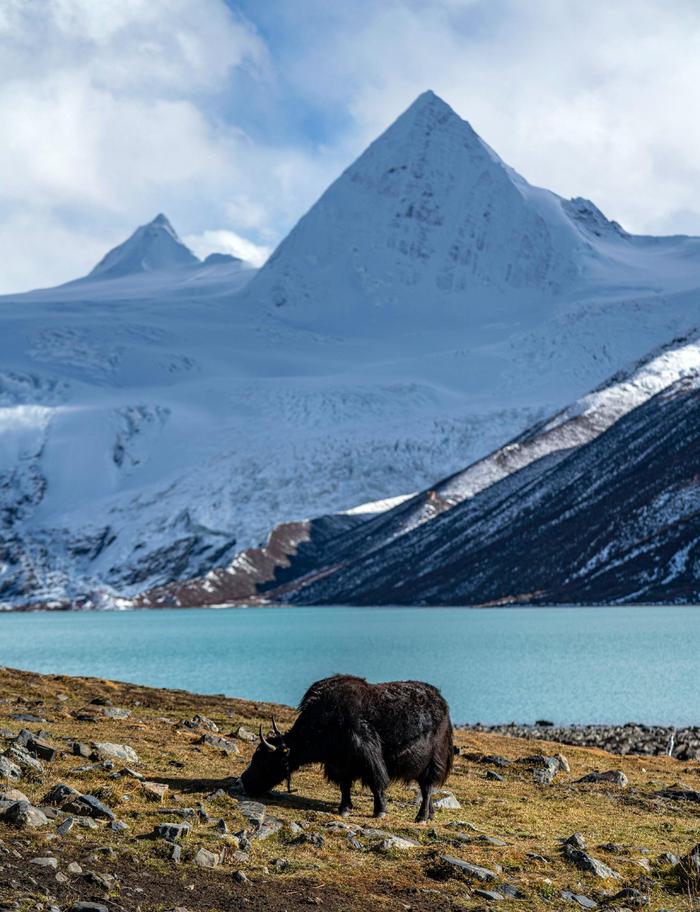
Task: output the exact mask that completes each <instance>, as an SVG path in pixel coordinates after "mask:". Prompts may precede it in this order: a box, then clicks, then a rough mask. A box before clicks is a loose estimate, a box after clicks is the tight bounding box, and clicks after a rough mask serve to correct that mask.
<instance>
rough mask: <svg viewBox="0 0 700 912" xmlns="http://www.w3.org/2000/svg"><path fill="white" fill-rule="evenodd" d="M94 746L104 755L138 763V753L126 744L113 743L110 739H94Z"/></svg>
mask: <svg viewBox="0 0 700 912" xmlns="http://www.w3.org/2000/svg"><path fill="white" fill-rule="evenodd" d="M94 748H95V750H96V751H97V752H98V753H99V754H102V755H104V756H106V757H114V758H115V759H116V760H124V761H125V762H126V763H139V762H140V761H139V755H138V754H137V753H136V751H135V750H134V749H133V747H129V745H128V744H114V743H113V742H112V741H95V742H94Z"/></svg>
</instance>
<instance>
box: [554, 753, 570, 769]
mask: <svg viewBox="0 0 700 912" xmlns="http://www.w3.org/2000/svg"><path fill="white" fill-rule="evenodd" d="M555 756H556V759H557V760H558V761H559V768H560V769H562V770H563V771H564V772H565V773H570V772H571V765H570V763H569V761H568V760H567V759H566V757H565V756H564V754H556V755H555Z"/></svg>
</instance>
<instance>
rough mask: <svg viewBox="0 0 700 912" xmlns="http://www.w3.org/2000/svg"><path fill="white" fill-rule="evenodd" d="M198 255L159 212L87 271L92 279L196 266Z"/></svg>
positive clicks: (114, 277) (113, 277)
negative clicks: (89, 271)
mask: <svg viewBox="0 0 700 912" xmlns="http://www.w3.org/2000/svg"><path fill="white" fill-rule="evenodd" d="M198 262H199V259H198V258H197V257H196V256H195V255H194V254H193V253H192V251H191V250H190V249H189V247H187V246H186V245H185V244H183V242H182V241H181V240H180V238H179V237H178V235H177V232H176V231H175V229H174V228H173V226H172V225H171V224H170V221H169V219H168V218H167V216H165V215H164V214H163V213H162V212H159V213H158V215H157V216H156V217H155V218H154V219H153V220H152V221H150V222H148V223H147V224H145V225H141V226H140V227H139V228H137V229H136V231H134V233H133V234H132V235H131V237H129V238H127V240H126V241H124V243H123V244H119V245H118V246H117V247H115V248H114V249H113V250H110V251H109V253H108V254H107V255H106V256H105V257H103V258H102V259H101V260H100V262H99V263H98V264H97V266H95V268H94V269H93V270H92V272H91V273H90V274H89V275H90V278H93V279H116V278H121V277H123V276H127V275H137V274H140V273H144V272H160V271H163V270H170V269H181V268H183V267H185V266H195V265H197V263H198Z"/></svg>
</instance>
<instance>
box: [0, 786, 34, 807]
mask: <svg viewBox="0 0 700 912" xmlns="http://www.w3.org/2000/svg"><path fill="white" fill-rule="evenodd" d="M0 801H9V802H10V804H12V803H14V802H15V801H29V798H27V796H26V795H25V794H24V792H20V790H19V789H16V788H10V787H9V786H8V787H7V788H3V789H0Z"/></svg>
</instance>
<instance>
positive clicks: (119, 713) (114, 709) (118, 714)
mask: <svg viewBox="0 0 700 912" xmlns="http://www.w3.org/2000/svg"><path fill="white" fill-rule="evenodd" d="M102 715H103V716H105V718H107V719H128V718H129V716H130V715H131V713H130V712H129V710H128V709H120V708H119V707H118V706H105V708H104V709H103V710H102Z"/></svg>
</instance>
